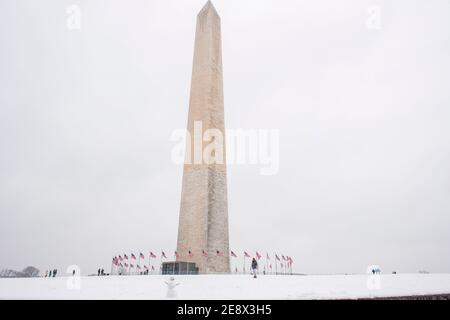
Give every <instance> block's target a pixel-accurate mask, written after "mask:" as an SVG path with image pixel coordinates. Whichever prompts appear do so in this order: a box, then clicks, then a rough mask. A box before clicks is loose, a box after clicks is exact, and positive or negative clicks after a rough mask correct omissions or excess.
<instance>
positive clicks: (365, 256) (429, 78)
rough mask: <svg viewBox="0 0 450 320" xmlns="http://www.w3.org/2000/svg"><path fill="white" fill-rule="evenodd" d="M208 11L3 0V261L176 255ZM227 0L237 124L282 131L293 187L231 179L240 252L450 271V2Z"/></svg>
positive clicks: (343, 265)
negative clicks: (70, 11)
mask: <svg viewBox="0 0 450 320" xmlns="http://www.w3.org/2000/svg"><path fill="white" fill-rule="evenodd" d="M204 3H205V0H192V1H187V0H178V1H175V0H169V1H168V0H164V1H162V0H161V1H154V0H134V1H124V0H122V1H118V0H103V1H100V0H89V1H87V0H78V1H77V0H71V1H61V0H52V1H50V0H41V1H34V0H29V1H25V0H0V269H1V268H12V269H22V268H24V267H25V266H27V265H34V266H36V267H38V268H39V269H41V270H45V269H49V268H58V269H59V270H60V273H63V272H64V271H65V268H66V267H67V266H69V265H71V264H77V265H79V266H80V267H81V270H82V272H83V273H84V274H88V273H92V272H96V269H97V267H99V266H102V267H104V268H105V270H106V271H109V268H110V259H111V257H112V256H114V255H117V254H123V253H124V252H126V253H128V254H129V253H130V252H134V253H138V252H139V251H142V252H143V253H147V252H148V251H149V250H152V251H154V252H159V251H160V250H161V249H163V250H165V251H166V253H172V252H173V250H174V249H175V245H176V236H177V227H178V226H177V225H178V213H179V205H180V196H181V178H182V166H180V165H175V164H173V163H172V162H171V158H170V156H171V149H172V147H173V146H174V143H173V142H171V141H170V136H171V133H172V132H173V130H175V129H178V128H185V126H186V123H187V111H188V102H189V88H190V77H191V70H192V57H193V46H194V32H195V23H196V20H195V19H196V14H197V13H198V11H199V10H200V9H201V7H202V6H203V4H204ZM71 4H75V5H78V6H79V7H80V8H81V14H82V23H81V30H69V29H68V28H67V26H66V20H67V17H68V15H67V13H66V8H67V7H68V6H69V5H71ZM214 5H215V6H216V8H217V11H218V12H219V14H220V15H221V18H222V41H223V64H224V90H225V117H226V126H227V128H233V129H235V128H243V129H249V128H255V129H258V128H260V129H279V130H280V168H279V172H278V174H277V175H273V176H262V175H260V173H259V167H258V166H254V165H244V166H230V167H229V171H228V183H229V184H228V196H229V219H230V246H231V248H232V249H233V250H235V251H238V252H239V253H241V252H242V251H241V250H248V251H250V252H252V253H254V252H255V251H256V250H258V251H260V252H262V253H263V254H265V252H266V251H268V252H270V253H271V254H273V252H278V253H284V254H288V255H290V256H292V257H293V259H294V261H295V265H294V269H295V271H297V272H305V273H350V272H365V271H366V268H367V266H368V265H371V264H378V265H379V266H380V267H381V269H382V271H384V272H391V271H393V270H396V271H398V272H416V271H418V270H428V271H432V272H450V255H449V253H450V126H449V124H450V92H449V89H450V87H449V84H450V59H449V58H450V1H448V0H429V1H425V0H414V1H411V0H389V1H387V0H386V1H381V0H370V1H364V0H363V1H362V0H341V1H335V0H320V1H300V0H293V1H269V0H226V1H225V0H216V1H214ZM373 5H376V6H379V8H380V9H381V25H380V29H379V30H374V29H368V28H367V26H366V23H367V19H368V18H369V15H368V8H369V7H370V6H373ZM234 261H235V262H236V260H234ZM237 262H238V265H239V266H240V265H241V263H242V258H239V260H237Z"/></svg>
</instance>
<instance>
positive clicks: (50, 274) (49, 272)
mask: <svg viewBox="0 0 450 320" xmlns="http://www.w3.org/2000/svg"><path fill="white" fill-rule="evenodd" d="M57 273H58V270H57V269H53V270H45V276H44V277H45V278H51V277H56V274H57Z"/></svg>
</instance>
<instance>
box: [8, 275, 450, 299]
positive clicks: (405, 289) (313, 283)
mask: <svg viewBox="0 0 450 320" xmlns="http://www.w3.org/2000/svg"><path fill="white" fill-rule="evenodd" d="M168 278H169V276H162V275H151V276H111V277H108V276H105V277H79V278H72V277H57V278H20V279H19V278H15V279H12V278H9V279H6V278H3V279H0V299H166V293H167V286H166V284H165V281H168ZM175 280H176V282H178V283H180V284H179V285H178V286H177V287H176V293H177V298H178V299H342V298H347V299H348V298H350V299H355V298H366V297H392V296H411V295H424V294H442V293H450V274H396V275H380V276H378V277H377V276H369V275H314V276H313V275H310V276H298V275H297V276H296V275H293V276H281V275H279V276H273V275H267V276H263V275H261V276H259V277H258V278H257V279H253V278H251V276H250V275H198V276H175ZM78 286H79V288H77V287H78Z"/></svg>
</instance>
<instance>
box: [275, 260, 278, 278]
mask: <svg viewBox="0 0 450 320" xmlns="http://www.w3.org/2000/svg"><path fill="white" fill-rule="evenodd" d="M275 275H278V265H277V257H276V256H275Z"/></svg>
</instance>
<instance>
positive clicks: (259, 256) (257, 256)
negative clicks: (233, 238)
mask: <svg viewBox="0 0 450 320" xmlns="http://www.w3.org/2000/svg"><path fill="white" fill-rule="evenodd" d="M256 259H258V260H259V259H261V255H260V254H259V253H258V251H256Z"/></svg>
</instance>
